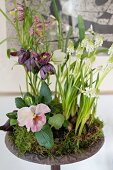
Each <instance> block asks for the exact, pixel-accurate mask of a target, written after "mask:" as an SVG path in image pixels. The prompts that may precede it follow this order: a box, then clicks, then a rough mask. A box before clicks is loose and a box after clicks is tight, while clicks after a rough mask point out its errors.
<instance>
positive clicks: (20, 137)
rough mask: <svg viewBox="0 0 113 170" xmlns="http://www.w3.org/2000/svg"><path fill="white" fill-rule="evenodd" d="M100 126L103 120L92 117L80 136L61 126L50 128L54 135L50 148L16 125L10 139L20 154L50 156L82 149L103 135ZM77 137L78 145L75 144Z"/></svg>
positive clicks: (101, 126)
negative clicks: (40, 143)
mask: <svg viewBox="0 0 113 170" xmlns="http://www.w3.org/2000/svg"><path fill="white" fill-rule="evenodd" d="M102 128H103V122H102V121H100V120H99V119H98V118H97V119H94V122H93V123H92V124H91V125H89V124H87V125H86V128H85V131H84V132H83V133H82V135H81V136H80V137H78V136H76V135H75V131H74V130H72V131H71V132H69V131H68V130H66V129H65V128H63V127H62V128H61V129H59V130H55V129H54V128H52V131H53V135H54V147H53V148H52V149H46V148H44V147H42V146H40V145H39V144H38V142H37V140H36V139H35V136H34V134H33V133H32V132H27V130H26V128H24V127H18V126H16V127H15V128H14V130H13V133H12V139H13V141H14V144H15V145H16V147H17V148H18V150H19V153H21V154H24V153H26V152H31V153H36V154H39V155H41V156H49V157H52V156H60V155H67V154H72V153H76V152H81V151H83V150H84V149H86V148H87V147H89V145H92V144H93V143H95V142H96V141H98V139H99V138H101V137H102V136H103V132H102ZM78 139H79V147H78V145H77V141H78Z"/></svg>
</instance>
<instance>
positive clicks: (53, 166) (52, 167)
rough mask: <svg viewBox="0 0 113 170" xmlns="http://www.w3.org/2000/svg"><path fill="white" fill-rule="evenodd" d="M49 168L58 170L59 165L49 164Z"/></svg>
mask: <svg viewBox="0 0 113 170" xmlns="http://www.w3.org/2000/svg"><path fill="white" fill-rule="evenodd" d="M51 170H60V165H51Z"/></svg>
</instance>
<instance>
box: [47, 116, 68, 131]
mask: <svg viewBox="0 0 113 170" xmlns="http://www.w3.org/2000/svg"><path fill="white" fill-rule="evenodd" d="M64 120H65V119H64V116H63V115H62V114H56V115H54V116H52V117H50V118H49V121H48V123H49V124H50V125H51V126H53V127H54V128H55V129H60V128H61V127H62V125H63V123H64Z"/></svg>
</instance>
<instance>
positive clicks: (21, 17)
mask: <svg viewBox="0 0 113 170" xmlns="http://www.w3.org/2000/svg"><path fill="white" fill-rule="evenodd" d="M16 11H17V12H18V20H19V21H23V20H24V6H23V5H22V4H21V3H18V4H17V8H15V9H13V10H11V11H10V14H15V12H16Z"/></svg>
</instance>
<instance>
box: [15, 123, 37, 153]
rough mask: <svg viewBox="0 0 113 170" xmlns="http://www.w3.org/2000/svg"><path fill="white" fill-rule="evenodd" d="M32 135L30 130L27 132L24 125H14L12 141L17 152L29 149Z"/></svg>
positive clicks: (32, 140)
mask: <svg viewBox="0 0 113 170" xmlns="http://www.w3.org/2000/svg"><path fill="white" fill-rule="evenodd" d="M34 140H35V138H34V135H33V133H32V132H27V130H26V128H25V127H18V126H16V127H15V128H14V131H13V141H14V143H15V145H16V146H17V148H18V150H19V153H21V154H24V153H26V152H28V151H30V150H31V148H32V145H33V143H34Z"/></svg>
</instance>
